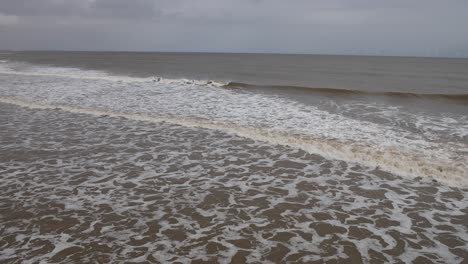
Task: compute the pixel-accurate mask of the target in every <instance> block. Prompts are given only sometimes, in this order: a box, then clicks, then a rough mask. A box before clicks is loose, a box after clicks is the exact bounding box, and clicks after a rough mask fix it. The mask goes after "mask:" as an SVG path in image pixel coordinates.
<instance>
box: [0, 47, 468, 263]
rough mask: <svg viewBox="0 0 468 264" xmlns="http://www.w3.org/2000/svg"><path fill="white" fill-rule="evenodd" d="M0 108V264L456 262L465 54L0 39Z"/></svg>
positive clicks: (462, 199)
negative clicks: (116, 47)
mask: <svg viewBox="0 0 468 264" xmlns="http://www.w3.org/2000/svg"><path fill="white" fill-rule="evenodd" d="M0 117H1V119H0V136H1V142H0V143H1V146H0V154H1V155H0V156H1V158H0V179H1V181H0V191H1V192H2V194H1V195H0V198H1V200H0V201H1V202H0V216H1V217H2V218H1V219H0V221H1V223H2V224H3V225H4V226H5V228H4V229H3V230H2V231H1V233H0V239H2V240H0V246H1V247H0V260H10V261H14V260H17V259H30V260H32V261H41V260H42V261H64V262H67V261H68V260H75V261H78V260H79V261H83V260H92V259H93V257H95V256H99V258H101V260H102V261H104V262H109V261H110V262H119V261H122V260H124V259H125V260H128V259H131V260H133V261H136V262H138V261H160V262H167V261H175V260H179V261H181V262H183V263H190V262H191V261H195V260H197V258H198V257H200V256H206V258H205V259H204V260H207V259H214V260H216V261H218V262H229V261H233V262H235V261H240V262H242V260H244V261H247V262H266V261H272V262H281V261H289V262H294V261H296V262H297V261H298V262H308V261H328V260H329V261H332V260H336V259H348V260H350V261H352V262H353V263H358V262H359V261H358V260H361V261H364V262H369V261H374V262H375V263H379V262H385V261H392V260H394V259H399V260H401V261H404V262H411V261H416V260H418V261H422V262H424V261H426V260H428V261H433V262H441V263H459V262H460V261H463V260H466V259H467V254H468V253H467V252H468V249H467V247H466V245H467V244H468V227H467V226H466V223H467V222H468V211H467V204H468V192H467V191H466V190H467V188H468V59H445V58H409V57H366V56H324V55H272V54H214V53H133V52H2V53H0ZM13 211H15V212H18V213H15V214H12V213H10V212H13ZM31 219H33V220H34V221H33V224H31V225H28V223H29V222H31ZM30 237H33V238H34V239H33V238H30ZM96 243H98V244H99V243H101V244H99V245H105V247H104V246H103V247H101V248H99V247H98V246H96V245H98V244H96ZM1 248H3V249H1ZM25 248H27V249H28V250H25ZM30 249H34V250H30ZM96 254H97V255H96ZM200 261H201V260H200ZM356 261H357V262H356Z"/></svg>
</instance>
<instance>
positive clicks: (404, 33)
mask: <svg viewBox="0 0 468 264" xmlns="http://www.w3.org/2000/svg"><path fill="white" fill-rule="evenodd" d="M467 13H468V1H466V0H446V1H439V0H393V1H384V0H353V1H351V0H315V1H311V0H292V1H284V0H196V1H195V0H1V1H0V49H1V48H9V49H98V50H106V49H110V50H120V49H125V50H180V51H235V52H242V51H245V52H293V53H302V52H305V53H351V54H354V53H357V54H363V53H364V54H387V55H388V54H398V55H437V54H440V53H443V54H442V55H454V56H456V55H468V54H466V52H467V50H466V48H464V47H467V46H468V34H466V30H465V29H464V27H465V25H468V16H467V15H466V14H467Z"/></svg>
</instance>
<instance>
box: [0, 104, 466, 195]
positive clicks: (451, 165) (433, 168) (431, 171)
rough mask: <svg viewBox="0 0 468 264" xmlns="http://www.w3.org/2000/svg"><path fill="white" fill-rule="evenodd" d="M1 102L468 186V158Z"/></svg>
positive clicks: (225, 125)
mask: <svg viewBox="0 0 468 264" xmlns="http://www.w3.org/2000/svg"><path fill="white" fill-rule="evenodd" d="M0 102H2V103H7V104H14V105H18V106H21V107H27V108H32V109H56V110H63V111H67V112H71V113H79V114H88V115H94V116H106V117H120V118H126V119H130V120H136V121H145V122H168V123H171V124H175V125H181V126H186V127H200V128H206V129H215V130H219V131H222V132H226V133H231V134H235V135H238V136H242V137H246V138H250V139H254V140H259V141H264V142H269V143H272V144H278V145H287V146H291V147H294V148H298V149H302V150H304V151H307V152H309V153H314V154H319V155H322V156H324V157H325V158H329V159H338V160H343V161H346V162H357V163H360V164H362V165H365V166H370V167H378V168H380V169H381V170H384V171H388V172H391V173H394V174H397V175H401V176H404V177H411V178H415V177H425V178H428V179H435V180H437V181H440V182H442V183H445V184H447V185H450V186H454V187H464V188H466V187H468V170H467V166H466V164H467V161H466V159H460V160H459V161H453V160H447V159H444V158H443V157H440V156H436V155H427V153H426V154H425V153H424V152H423V151H422V150H421V152H417V151H411V150H410V149H401V148H396V147H394V146H386V147H384V148H382V147H381V146H380V147H378V148H377V147H376V146H372V145H366V144H364V143H362V142H361V143H350V142H346V141H341V140H337V139H330V138H327V137H313V136H305V135H294V134H289V133H286V132H284V131H275V130H267V129H258V128H249V127H239V126H237V125H236V124H233V123H228V122H213V121H208V120H201V119H195V118H174V117H169V116H156V115H146V114H127V113H117V112H112V111H105V110H100V109H90V108H78V107H71V106H66V105H56V104H44V103H37V102H29V101H25V100H21V99H16V98H0Z"/></svg>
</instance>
